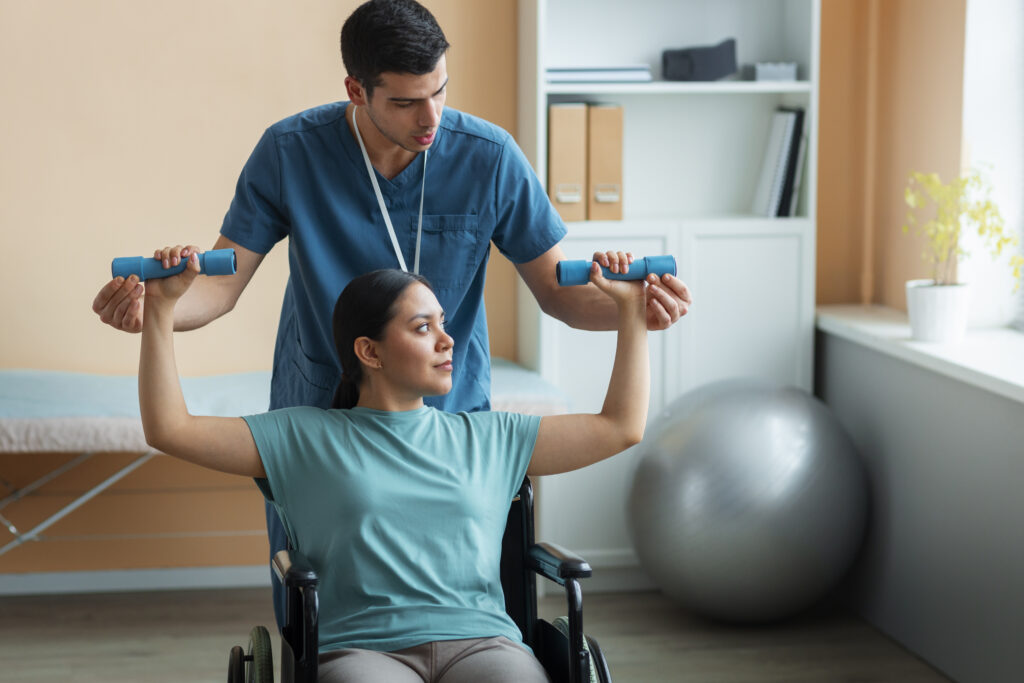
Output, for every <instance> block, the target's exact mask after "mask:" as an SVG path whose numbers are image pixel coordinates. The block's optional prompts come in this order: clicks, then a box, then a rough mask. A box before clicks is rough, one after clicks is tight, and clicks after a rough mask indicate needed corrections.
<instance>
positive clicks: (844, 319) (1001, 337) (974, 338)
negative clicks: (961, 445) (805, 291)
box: [817, 305, 1024, 403]
mask: <svg viewBox="0 0 1024 683" xmlns="http://www.w3.org/2000/svg"><path fill="white" fill-rule="evenodd" d="M817 327H818V329H819V330H821V331H822V332H825V333H827V334H832V335H835V336H837V337H840V338H842V339H846V340H848V341H852V342H855V343H857V344H861V345H863V346H866V347H868V348H871V349H874V350H875V351H878V352H880V353H884V354H886V355H889V356H892V357H894V358H899V359H901V360H904V361H906V362H908V363H913V364H914V365H918V366H920V367H923V368H926V369H928V370H932V371H934V372H937V373H940V374H942V375H946V376H948V377H951V378H953V379H956V380H959V381H961V382H964V383H965V384H970V385H973V386H976V387H978V388H980V389H984V390H987V391H991V392H992V393H994V394H998V395H1000V396H1004V397H1006V398H1009V399H1011V400H1014V401H1018V402H1020V403H1024V334H1022V333H1021V332H1018V331H1016V330H1013V329H1010V328H984V329H983V328H978V329H970V330H968V331H967V337H966V338H965V339H964V341H963V342H961V343H959V344H933V343H927V342H916V341H912V340H911V338H910V324H909V323H908V322H907V315H906V314H905V313H903V312H901V311H897V310H895V309H892V308H887V307H884V306H854V305H850V306H819V307H818V309H817Z"/></svg>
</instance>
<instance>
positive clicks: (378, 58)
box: [341, 0, 448, 97]
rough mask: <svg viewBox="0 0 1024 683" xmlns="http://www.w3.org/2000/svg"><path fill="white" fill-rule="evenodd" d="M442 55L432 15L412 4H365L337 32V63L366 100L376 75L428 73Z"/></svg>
mask: <svg viewBox="0 0 1024 683" xmlns="http://www.w3.org/2000/svg"><path fill="white" fill-rule="evenodd" d="M447 49H448V40H447V39H446V38H445V37H444V32H443V31H442V30H441V27H440V26H438V24H437V20H436V19H434V15H432V14H431V13H430V12H429V11H428V10H427V8H426V7H424V6H423V5H421V4H419V3H418V2H415V0H370V1H369V2H365V3H363V4H362V5H360V6H359V7H358V8H356V11H355V12H353V13H352V14H351V15H350V16H349V18H348V19H346V20H345V24H344V25H343V26H342V27H341V60H342V62H344V63H345V69H346V70H347V71H348V75H349V76H351V77H353V78H355V79H356V80H357V81H359V82H360V83H362V84H363V87H364V88H365V89H366V96H367V97H370V95H372V94H373V89H374V88H375V87H377V86H378V85H380V84H381V82H382V81H381V78H380V75H381V74H382V73H386V72H391V73H405V74H413V75H414V76H421V75H423V74H427V73H430V72H431V71H433V70H434V69H435V68H436V67H437V62H438V61H439V60H440V59H441V56H442V55H443V54H444V52H445V50H447Z"/></svg>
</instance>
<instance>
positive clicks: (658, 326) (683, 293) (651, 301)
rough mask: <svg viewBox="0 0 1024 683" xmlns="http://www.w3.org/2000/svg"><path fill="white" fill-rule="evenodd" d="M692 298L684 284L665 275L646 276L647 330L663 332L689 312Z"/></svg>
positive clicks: (671, 276)
mask: <svg viewBox="0 0 1024 683" xmlns="http://www.w3.org/2000/svg"><path fill="white" fill-rule="evenodd" d="M692 303H693V298H692V297H691V296H690V290H689V288H688V287H687V286H686V283H685V282H683V281H682V280H680V279H679V278H677V277H675V276H674V275H669V274H668V273H665V274H664V275H662V276H661V279H660V280H659V279H658V276H657V275H655V274H654V273H651V274H650V275H648V276H647V329H648V330H665V329H668V328H669V327H671V326H672V325H674V324H675V323H676V321H678V320H679V319H680V318H682V317H683V316H684V315H686V313H687V312H688V311H689V310H690V305H691V304H692Z"/></svg>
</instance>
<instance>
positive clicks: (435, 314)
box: [408, 309, 445, 322]
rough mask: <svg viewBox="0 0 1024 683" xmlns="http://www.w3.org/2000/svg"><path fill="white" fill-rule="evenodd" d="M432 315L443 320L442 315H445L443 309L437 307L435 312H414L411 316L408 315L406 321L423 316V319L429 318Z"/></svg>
mask: <svg viewBox="0 0 1024 683" xmlns="http://www.w3.org/2000/svg"><path fill="white" fill-rule="evenodd" d="M433 317H438V318H441V319H442V320H443V319H444V317H445V315H444V311H443V310H441V309H438V310H437V312H436V313H414V314H413V315H412V316H410V317H409V320H408V322H413V321H414V320H419V319H420V318H423V319H425V320H430V319H431V318H433Z"/></svg>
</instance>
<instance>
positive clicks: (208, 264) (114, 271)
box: [110, 249, 237, 281]
mask: <svg viewBox="0 0 1024 683" xmlns="http://www.w3.org/2000/svg"><path fill="white" fill-rule="evenodd" d="M187 267H188V259H183V260H182V262H181V263H179V264H178V265H176V266H172V267H171V268H164V265H163V262H162V261H161V260H160V259H158V258H152V257H146V256H122V257H120V258H116V259H114V260H113V261H111V262H110V274H111V276H112V277H125V278H126V277H128V276H129V275H138V276H139V280H140V281H145V280H152V279H155V278H160V277H170V276H171V275H177V274H178V273H180V272H181V271H183V270H185V268H187ZM236 267H237V261H236V259H235V250H234V249H211V250H210V251H206V252H203V253H202V254H199V272H200V273H202V274H204V275H234V274H235V269H236Z"/></svg>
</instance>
